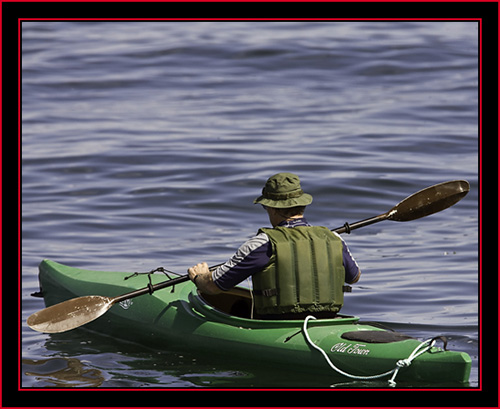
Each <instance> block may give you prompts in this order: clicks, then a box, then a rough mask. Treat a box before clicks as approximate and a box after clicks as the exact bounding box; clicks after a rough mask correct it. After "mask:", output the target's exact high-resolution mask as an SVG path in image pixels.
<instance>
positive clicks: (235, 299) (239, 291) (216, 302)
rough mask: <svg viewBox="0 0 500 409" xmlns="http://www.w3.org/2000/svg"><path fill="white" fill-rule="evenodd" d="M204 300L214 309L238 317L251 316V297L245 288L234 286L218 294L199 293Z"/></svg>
mask: <svg viewBox="0 0 500 409" xmlns="http://www.w3.org/2000/svg"><path fill="white" fill-rule="evenodd" d="M201 295H202V297H203V299H204V300H205V302H207V303H208V304H210V305H211V306H212V307H214V308H215V309H217V310H219V311H221V312H224V313H226V314H229V315H233V316H236V317H240V318H251V312H252V297H251V295H250V291H249V290H247V289H245V288H239V287H235V288H233V289H231V290H229V291H224V292H222V293H219V294H215V295H210V294H205V293H203V294H201Z"/></svg>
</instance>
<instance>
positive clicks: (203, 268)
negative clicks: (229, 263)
mask: <svg viewBox="0 0 500 409" xmlns="http://www.w3.org/2000/svg"><path fill="white" fill-rule="evenodd" d="M209 272H210V270H209V269H208V264H207V263H198V264H196V265H195V266H193V267H190V268H188V274H189V279H190V280H191V281H192V282H193V283H194V282H195V281H196V276H198V275H200V274H207V273H209Z"/></svg>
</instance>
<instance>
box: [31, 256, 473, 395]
mask: <svg viewBox="0 0 500 409" xmlns="http://www.w3.org/2000/svg"><path fill="white" fill-rule="evenodd" d="M39 271H40V274H39V279H40V285H41V288H42V292H43V296H44V300H45V304H46V306H47V307H48V306H51V305H54V304H57V303H60V302H63V301H66V300H68V299H71V298H75V297H80V296H87V295H102V296H107V297H116V296H118V295H122V294H125V293H128V292H131V291H134V290H137V289H139V288H143V287H146V286H147V285H148V283H149V279H148V276H147V275H138V276H135V277H132V278H130V279H127V280H125V279H124V278H125V277H127V276H130V273H125V272H104V271H92V270H84V269H78V268H73V267H68V266H65V265H62V264H59V263H56V262H53V261H50V260H43V261H42V262H41V264H40V266H39ZM150 277H151V280H152V283H153V284H157V283H159V282H162V281H165V279H166V277H165V276H163V275H152V276H150ZM250 309H251V297H250V292H249V291H248V290H246V289H243V288H235V289H234V290H231V291H229V292H225V293H222V294H220V295H217V296H208V295H204V294H199V293H198V291H197V290H196V287H195V286H194V285H193V284H192V283H191V282H190V281H187V282H184V283H181V284H176V285H175V286H174V287H171V288H165V289H163V290H159V291H155V292H154V293H153V294H146V295H143V296H139V297H136V298H132V299H129V300H125V301H122V302H120V303H117V304H116V305H114V306H113V307H111V309H110V310H109V311H108V312H107V313H106V314H104V315H103V316H102V317H100V318H98V319H97V320H95V321H94V322H92V323H89V324H86V325H85V326H84V328H85V327H86V328H88V329H92V330H95V331H99V332H101V333H104V334H108V335H111V336H114V337H118V338H123V339H128V340H134V341H139V342H141V343H147V344H148V345H151V346H154V347H159V348H164V349H169V350H170V349H174V348H181V349H183V350H193V351H199V350H203V351H204V352H207V353H210V354H211V355H220V356H223V357H228V356H232V357H234V358H240V359H244V360H245V361H249V362H250V361H257V362H261V363H262V364H266V365H280V366H283V367H290V368H293V370H295V371H307V372H310V371H313V372H314V373H315V374H324V375H325V376H330V377H331V378H332V379H343V380H345V379H348V377H347V376H346V374H349V375H353V376H360V377H369V376H373V375H378V374H383V373H386V372H388V371H391V370H394V369H395V368H398V372H397V378H396V380H397V381H398V382H399V381H412V382H424V383H433V382H439V384H442V383H450V384H456V385H467V382H468V380H469V375H470V369H471V359H470V357H469V355H468V354H466V353H464V352H456V351H444V350H442V349H441V348H438V347H436V346H433V347H432V348H427V349H428V350H427V351H425V352H423V353H422V354H421V355H419V356H418V357H416V358H415V359H413V360H412V361H411V363H410V364H409V366H407V367H398V362H400V364H401V360H405V359H407V358H409V357H410V355H411V353H412V352H413V351H415V350H416V349H418V348H419V346H422V342H421V341H419V340H417V339H414V338H411V337H405V336H401V334H398V333H393V332H390V331H387V330H384V329H381V328H377V327H374V326H372V325H366V324H361V323H360V322H359V318H357V317H346V316H340V317H338V318H334V319H318V320H310V321H309V322H308V323H307V329H306V331H307V334H308V335H309V338H310V340H311V342H313V343H314V344H315V345H316V346H317V347H319V348H321V349H322V350H323V351H324V354H326V356H327V357H328V359H329V360H330V361H331V363H333V365H335V366H336V367H337V368H338V369H340V370H341V371H342V372H343V373H344V374H339V373H338V372H336V371H334V370H333V369H332V368H331V367H330V365H329V364H328V363H327V362H326V359H325V356H323V354H322V353H321V352H319V351H318V350H317V349H316V348H313V346H312V345H311V344H310V343H309V342H308V341H307V339H306V336H305V333H304V329H303V326H304V322H303V321H302V320H280V321H278V320H257V319H250V318H249V316H248V315H249V313H250ZM368 335H369V337H368V338H370V337H373V339H368V340H367V339H366V337H367V336H368ZM424 347H426V345H424V346H423V348H424ZM392 375H393V373H390V374H388V375H386V376H384V377H383V378H382V379H387V380H388V379H389V378H391V376H392Z"/></svg>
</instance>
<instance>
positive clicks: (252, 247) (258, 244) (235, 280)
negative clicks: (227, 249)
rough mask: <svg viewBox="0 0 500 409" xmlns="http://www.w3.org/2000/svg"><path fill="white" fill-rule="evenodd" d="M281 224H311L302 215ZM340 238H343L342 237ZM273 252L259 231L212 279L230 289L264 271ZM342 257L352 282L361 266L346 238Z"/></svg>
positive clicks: (347, 277)
mask: <svg viewBox="0 0 500 409" xmlns="http://www.w3.org/2000/svg"><path fill="white" fill-rule="evenodd" d="M279 226H281V227H290V228H293V227H296V226H310V224H309V223H308V222H307V220H306V219H305V218H304V217H302V218H298V219H292V220H289V221H283V222H281V223H280V224H279ZM334 234H337V233H334ZM338 237H340V235H338ZM340 239H341V240H342V238H340ZM272 253H273V250H272V244H271V241H270V240H269V237H268V236H267V234H265V233H259V234H257V235H256V236H254V237H252V238H251V239H249V240H248V241H246V242H245V243H243V244H242V245H241V246H240V248H239V249H238V250H237V251H236V253H235V254H234V255H233V257H231V258H230V259H229V260H228V261H227V262H226V263H225V264H223V265H222V266H220V267H219V268H217V269H216V270H215V271H213V272H212V279H213V281H214V283H215V284H216V285H217V286H218V287H219V288H220V289H221V290H224V291H227V290H230V289H231V288H233V287H234V286H235V285H237V284H239V283H240V282H242V281H243V280H245V279H246V278H248V277H250V276H251V275H253V274H255V273H258V272H259V271H262V270H263V269H264V267H266V266H267V264H268V263H269V260H270V258H271V255H272ZM342 258H343V264H344V269H345V281H346V283H352V282H354V281H356V278H357V277H358V274H359V267H358V265H357V263H356V261H355V260H354V258H353V257H352V255H351V252H350V251H349V248H348V247H347V244H346V243H345V242H344V240H342Z"/></svg>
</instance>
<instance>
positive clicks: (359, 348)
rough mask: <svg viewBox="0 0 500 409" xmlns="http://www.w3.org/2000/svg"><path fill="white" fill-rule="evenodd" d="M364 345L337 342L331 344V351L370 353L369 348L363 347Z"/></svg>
mask: <svg viewBox="0 0 500 409" xmlns="http://www.w3.org/2000/svg"><path fill="white" fill-rule="evenodd" d="M364 347H366V345H363V344H347V343H345V342H339V343H338V344H335V345H334V346H332V349H331V351H332V352H342V353H345V354H354V355H368V354H369V353H370V350H369V349H366V348H364Z"/></svg>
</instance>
